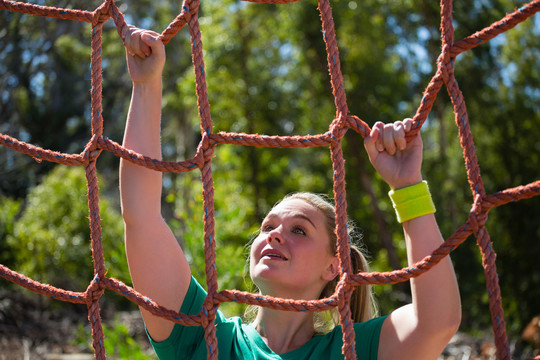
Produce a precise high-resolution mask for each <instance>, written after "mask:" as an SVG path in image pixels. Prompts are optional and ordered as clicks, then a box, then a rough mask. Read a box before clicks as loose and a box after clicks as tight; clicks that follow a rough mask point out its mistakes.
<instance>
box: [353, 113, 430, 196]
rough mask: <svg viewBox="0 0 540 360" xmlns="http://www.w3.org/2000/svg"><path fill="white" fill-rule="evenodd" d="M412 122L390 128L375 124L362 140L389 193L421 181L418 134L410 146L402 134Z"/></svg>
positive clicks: (389, 126) (404, 121)
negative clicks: (391, 190)
mask: <svg viewBox="0 0 540 360" xmlns="http://www.w3.org/2000/svg"><path fill="white" fill-rule="evenodd" d="M412 124H413V121H412V119H405V120H403V121H396V122H394V123H391V124H384V123H382V122H377V123H375V125H373V128H372V129H371V133H370V134H369V136H367V137H366V138H365V139H364V147H365V148H366V151H367V153H368V156H369V160H370V161H371V164H372V165H373V167H374V168H375V170H377V172H378V173H379V175H381V177H382V178H383V180H384V181H386V182H387V183H388V185H389V186H390V187H391V188H392V189H400V188H403V187H406V186H410V185H414V184H417V183H419V182H421V181H422V174H421V171H420V169H421V166H422V138H421V136H420V133H418V134H417V135H416V136H415V137H414V138H413V139H412V140H411V141H410V142H409V143H407V141H406V140H405V134H406V133H407V132H408V131H409V130H410V129H411V127H412Z"/></svg>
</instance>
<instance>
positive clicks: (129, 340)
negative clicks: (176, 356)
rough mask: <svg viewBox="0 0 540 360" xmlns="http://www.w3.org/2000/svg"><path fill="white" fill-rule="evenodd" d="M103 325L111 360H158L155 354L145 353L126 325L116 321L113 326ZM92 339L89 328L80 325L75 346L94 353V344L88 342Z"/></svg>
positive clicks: (106, 349)
mask: <svg viewBox="0 0 540 360" xmlns="http://www.w3.org/2000/svg"><path fill="white" fill-rule="evenodd" d="M102 325H103V334H104V340H103V346H104V347H105V354H106V356H107V357H108V358H111V359H130V360H147V359H157V356H156V355H155V353H154V352H153V351H152V350H150V351H145V350H144V349H143V347H142V346H141V344H140V343H138V342H137V341H136V340H135V338H134V337H133V334H131V333H130V332H129V329H128V327H127V326H126V325H124V324H122V323H121V322H119V321H118V319H116V318H115V319H114V320H113V321H112V324H110V325H107V324H102ZM88 339H92V335H91V330H90V329H89V328H88V327H85V326H83V325H82V324H79V328H78V329H77V332H76V334H75V338H74V339H73V342H72V343H73V345H75V346H81V347H83V348H85V350H88V351H93V349H92V343H91V342H89V341H88Z"/></svg>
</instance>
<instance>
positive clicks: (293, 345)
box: [253, 307, 315, 354]
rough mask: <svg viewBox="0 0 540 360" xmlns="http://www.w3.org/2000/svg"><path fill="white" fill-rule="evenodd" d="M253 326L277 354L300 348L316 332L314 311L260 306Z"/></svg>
mask: <svg viewBox="0 0 540 360" xmlns="http://www.w3.org/2000/svg"><path fill="white" fill-rule="evenodd" d="M253 326H254V327H255V329H256V330H257V332H258V333H259V335H260V336H261V338H262V339H263V340H264V342H265V343H266V344H267V345H268V347H269V348H270V349H272V351H274V352H275V353H276V354H284V353H287V352H290V351H292V350H295V349H298V348H299V347H301V346H302V345H304V344H305V343H307V342H308V341H309V340H310V339H311V338H312V337H313V335H314V334H315V329H314V326H313V313H311V312H290V311H281V310H273V309H269V308H263V307H261V308H259V312H258V314H257V317H256V318H255V321H254V322H253Z"/></svg>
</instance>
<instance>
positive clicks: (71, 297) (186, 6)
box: [0, 0, 540, 359]
mask: <svg viewBox="0 0 540 360" xmlns="http://www.w3.org/2000/svg"><path fill="white" fill-rule="evenodd" d="M247 1H251V2H254V3H261V4H269V3H274V4H288V3H293V2H296V1H297V0H247ZM199 5H200V1H199V0H184V3H183V4H182V11H181V13H180V14H179V15H178V16H177V17H176V18H175V19H174V20H173V21H172V22H171V23H170V24H169V25H168V26H167V28H166V29H165V30H164V31H163V32H162V33H161V35H160V38H161V40H162V41H163V43H165V44H167V43H168V42H169V41H170V39H172V37H174V36H175V35H176V34H177V33H178V31H180V30H181V29H182V28H183V27H184V26H185V25H187V26H188V28H189V33H190V35H191V44H192V45H191V50H192V61H193V66H194V71H195V79H196V89H195V90H196V95H197V103H198V107H199V117H200V128H201V134H202V140H201V142H200V143H199V145H198V147H197V152H196V154H195V156H194V157H193V158H191V159H187V160H184V161H179V162H167V161H160V160H157V159H152V158H150V157H147V156H145V155H143V154H139V153H136V152H134V151H132V150H130V149H126V148H124V147H122V146H121V145H119V144H117V143H115V142H114V141H112V140H110V139H107V138H106V137H104V136H103V116H102V70H101V59H102V57H101V42H102V29H103V23H104V22H106V21H107V20H108V19H109V18H111V17H112V19H113V21H114V23H115V25H116V28H117V31H118V34H119V35H120V34H121V32H122V28H123V27H124V26H126V24H125V21H124V16H123V14H122V13H121V12H120V10H119V9H118V8H117V7H116V5H115V4H114V1H113V0H105V1H104V2H103V3H102V4H101V5H100V6H99V7H98V8H97V9H96V10H94V11H86V10H73V9H62V8H54V7H48V6H39V5H33V4H28V3H24V2H16V1H6V0H0V9H4V10H8V11H12V12H19V13H23V14H28V15H35V16H47V17H53V18H57V19H65V20H72V21H84V22H88V23H91V24H92V34H91V39H92V40H91V43H92V52H91V74H92V78H91V89H90V92H91V109H92V122H91V131H92V132H91V135H92V136H91V138H90V140H89V141H88V143H87V144H86V146H85V148H84V151H83V152H82V153H80V154H67V153H61V152H56V151H51V150H47V149H43V148H40V147H37V146H34V145H32V144H28V143H25V142H23V141H20V140H18V139H15V138H13V137H10V136H8V135H4V134H0V144H1V145H3V146H5V147H7V148H9V149H12V150H14V151H18V152H20V153H23V154H26V155H29V156H31V157H33V158H34V159H35V160H36V161H38V162H41V161H48V162H53V163H59V164H65V165H80V166H84V167H85V170H86V177H87V184H88V208H89V219H90V220H89V225H90V228H91V248H92V258H93V260H94V278H93V280H92V281H91V282H90V284H89V285H88V288H87V290H86V291H85V292H83V293H81V292H73V291H68V290H64V289H59V288H56V287H53V286H50V285H47V284H41V283H39V282H37V281H34V280H32V279H30V278H28V277H26V276H24V275H22V274H19V273H17V272H15V271H13V270H10V269H9V268H7V267H6V266H4V265H1V264H0V276H1V277H3V278H5V279H7V280H8V281H11V282H13V283H15V284H18V285H20V286H22V287H24V288H26V289H28V290H31V291H33V292H35V293H38V294H41V295H45V296H49V297H51V298H55V299H57V300H60V301H66V302H71V303H80V304H86V305H87V307H88V320H89V322H90V324H91V325H92V337H93V342H92V344H93V347H94V353H95V358H96V359H105V357H106V356H105V350H104V346H103V329H102V324H101V310H100V306H99V300H100V298H101V297H102V296H103V293H104V291H105V290H106V289H109V290H112V291H114V292H117V293H118V294H120V295H122V296H124V297H125V298H127V299H128V300H130V301H132V302H133V303H135V304H137V305H139V306H140V307H143V308H145V309H146V310H148V311H149V312H151V313H152V314H154V315H157V316H161V317H163V318H166V319H169V320H171V321H173V322H176V323H179V324H183V325H186V326H198V325H202V326H203V327H204V333H205V339H206V342H207V350H208V358H209V359H217V358H218V347H217V346H218V344H217V340H216V332H215V327H214V326H213V323H214V319H215V316H216V311H217V308H218V306H219V304H221V303H223V302H233V301H234V302H241V303H245V304H252V305H258V306H263V307H268V308H272V309H278V310H284V311H325V310H329V309H332V308H335V307H337V308H338V309H339V312H340V320H341V323H342V326H343V343H344V345H343V349H342V350H343V354H344V355H345V359H356V354H355V351H354V329H353V326H352V320H351V312H350V308H349V300H350V297H351V294H352V290H353V288H354V287H355V286H360V285H364V284H394V283H398V282H403V281H407V280H409V279H411V278H413V277H416V276H418V275H420V274H422V273H424V272H425V271H428V270H429V269H431V268H432V267H433V266H435V265H436V264H437V263H438V262H439V261H441V260H442V259H443V258H444V257H446V256H448V254H449V253H450V252H451V251H453V250H454V249H455V248H456V247H457V246H459V245H460V244H461V243H462V242H464V241H465V240H466V239H467V238H468V237H469V236H471V235H474V236H475V237H476V240H477V243H478V246H479V248H480V251H481V253H482V264H483V266H484V271H485V276H486V286H487V291H488V294H489V302H490V311H491V317H492V326H493V331H494V334H495V343H496V347H497V357H498V358H499V359H510V353H509V347H508V340H507V337H506V330H505V322H504V314H503V311H502V302H501V294H500V287H499V283H498V277H497V270H496V266H495V258H496V254H495V252H494V250H493V246H492V244H491V240H490V237H489V233H488V231H487V229H486V221H487V218H488V213H489V211H490V210H491V209H492V208H494V207H497V206H502V205H504V204H507V203H509V202H515V201H518V200H522V199H527V198H531V197H534V196H538V195H540V180H539V181H535V182H532V183H530V184H527V185H523V186H518V187H515V188H511V189H505V190H502V191H500V192H497V193H495V194H492V195H487V194H486V193H485V189H484V186H483V181H482V177H481V175H480V167H479V165H478V159H477V157H476V153H475V149H474V141H473V136H472V133H471V130H470V126H469V121H468V116H467V110H466V105H465V100H464V98H463V95H462V93H461V91H460V90H459V86H458V84H457V81H456V78H455V76H454V60H455V58H456V56H457V55H459V54H460V53H462V52H464V51H467V50H470V49H472V48H474V47H476V46H478V45H480V44H482V43H485V42H487V41H489V40H490V39H492V38H493V37H495V36H497V35H499V34H501V33H503V32H504V31H507V30H509V29H511V28H513V27H515V26H516V25H517V24H519V23H520V22H522V21H524V20H526V19H528V18H529V17H531V16H532V15H534V14H535V13H536V12H538V11H539V10H540V0H534V1H531V2H530V3H528V4H526V5H524V6H523V7H521V8H519V9H517V10H516V11H514V12H513V13H511V14H508V15H506V16H505V17H504V18H502V19H501V20H499V21H497V22H495V23H493V24H492V25H490V26H489V27H487V28H485V29H483V30H480V31H478V32H476V33H474V34H472V35H470V36H468V37H467V38H465V39H463V40H460V41H457V42H454V29H453V26H452V18H451V14H452V1H451V0H441V39H442V51H441V54H440V55H439V58H438V60H437V70H436V72H435V75H434V76H433V78H432V79H431V81H430V82H429V84H428V85H427V87H426V89H425V90H424V94H423V97H422V101H421V103H420V104H419V106H418V108H417V110H416V114H415V115H414V117H413V120H414V122H415V126H414V127H413V129H412V130H411V131H410V132H409V133H408V134H407V137H408V138H409V139H410V138H412V137H413V136H414V135H415V134H416V133H417V132H418V131H419V130H420V127H421V126H422V125H423V123H424V122H425V121H426V119H427V116H428V114H429V113H430V111H431V108H432V106H433V103H434V101H435V99H436V97H437V94H438V93H439V90H440V89H441V87H442V86H443V85H445V86H446V89H447V92H448V94H449V96H450V99H451V101H452V104H453V107H454V113H455V123H456V126H457V127H458V129H459V136H460V144H461V147H462V149H463V156H464V159H465V164H466V169H467V177H468V181H469V185H470V188H471V192H472V195H473V198H474V199H475V200H474V203H473V205H472V206H471V211H470V213H469V218H468V220H467V221H466V223H465V224H463V225H462V226H461V227H459V228H458V229H457V230H456V232H455V233H454V234H453V235H452V236H450V237H449V238H448V239H447V240H446V241H445V242H444V243H443V244H442V245H441V246H440V247H439V248H438V249H436V250H435V251H434V252H433V253H432V254H431V255H429V256H426V257H425V258H424V259H422V260H421V261H419V262H417V263H416V264H413V265H411V266H409V267H406V268H403V269H399V270H395V271H392V272H386V273H377V272H372V273H358V274H352V273H351V264H350V254H349V250H350V249H349V239H348V235H347V228H346V226H347V225H346V213H347V202H346V189H345V170H344V158H343V151H342V146H341V139H342V138H343V136H345V134H346V132H347V131H348V130H349V129H351V130H353V131H356V132H358V133H359V134H360V135H361V136H362V137H366V136H367V135H368V134H369V132H370V130H371V129H370V127H369V126H368V125H367V124H366V123H365V122H364V121H362V120H361V119H360V118H358V117H356V116H353V115H349V114H348V106H347V100H346V94H345V88H344V86H343V76H342V74H341V66H340V59H339V50H338V47H337V42H336V36H335V30H334V21H333V18H332V10H331V7H330V3H329V0H319V2H318V9H319V13H320V17H321V23H322V32H323V38H324V41H325V44H326V51H327V54H328V55H327V61H328V71H329V73H330V80H331V86H332V93H333V96H334V100H335V104H336V117H335V119H333V120H332V121H331V123H330V125H329V128H328V131H327V132H326V133H324V134H317V135H305V136H299V135H297V136H267V135H258V134H244V133H231V132H219V133H213V131H212V130H213V128H212V118H211V114H210V104H209V101H208V93H207V86H206V74H205V70H204V59H203V46H202V41H201V32H200V27H199V21H198V11H199ZM220 144H238V145H245V146H256V147H273V148H297V147H317V146H328V147H329V149H330V153H331V158H332V164H333V165H332V166H333V171H334V179H333V180H334V200H335V204H336V219H337V221H336V232H337V235H338V243H337V249H338V257H339V262H340V279H341V280H340V282H339V284H338V286H337V288H336V291H335V293H334V294H333V295H332V296H330V297H329V298H326V299H321V300H288V299H280V298H274V297H271V296H263V295H260V294H252V293H248V292H244V291H238V290H222V291H220V292H217V289H218V283H217V270H216V264H215V261H216V260H215V259H216V243H215V229H214V227H215V219H214V185H213V177H212V169H211V160H212V154H213V153H214V149H215V147H216V146H217V145H220ZM103 150H105V151H108V152H110V153H113V154H114V155H116V156H118V157H121V158H123V159H125V160H127V161H130V162H132V163H134V164H137V165H140V166H143V167H146V168H149V169H152V170H155V171H161V172H188V171H193V170H195V169H199V170H200V171H201V179H202V181H203V184H204V185H203V209H204V247H205V263H206V268H205V271H206V282H207V287H208V296H207V297H206V300H205V302H204V304H203V309H202V311H201V312H200V313H199V314H197V315H185V314H181V313H179V312H177V311H173V310H170V309H167V308H165V307H163V306H161V305H159V304H157V303H156V302H155V301H153V300H152V299H149V298H148V297H146V296H145V295H144V294H140V293H139V292H137V291H135V290H134V289H133V288H131V287H130V286H127V285H125V284H123V283H122V282H120V281H118V280H116V279H114V278H109V277H106V276H105V259H104V257H103V248H102V244H101V219H100V215H99V205H98V201H99V195H98V193H99V188H98V185H97V173H96V161H97V159H98V158H99V156H100V153H101V152H102V151H103ZM535 359H540V356H537V357H536V358H535Z"/></svg>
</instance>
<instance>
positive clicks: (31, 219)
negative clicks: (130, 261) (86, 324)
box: [8, 166, 129, 291]
mask: <svg viewBox="0 0 540 360" xmlns="http://www.w3.org/2000/svg"><path fill="white" fill-rule="evenodd" d="M86 191H87V190H86V181H85V175H84V169H83V168H82V167H68V166H57V167H56V168H55V169H54V170H53V171H52V172H51V173H50V174H49V175H48V176H47V177H46V178H45V179H44V181H43V183H42V184H40V185H39V186H37V187H35V188H34V189H32V190H31V191H30V193H29V194H28V197H27V199H26V203H25V207H24V210H23V211H22V213H21V217H20V219H18V220H17V222H16V223H15V227H14V231H13V234H11V235H9V236H8V245H9V247H10V249H11V250H12V251H13V255H14V258H13V262H14V264H16V267H15V269H16V270H18V271H20V272H22V273H23V274H25V275H27V276H29V277H31V278H33V279H36V280H38V281H41V282H45V283H51V284H52V285H55V286H59V287H64V288H68V289H73V290H76V291H84V290H85V289H86V286H88V284H89V283H90V280H91V279H92V277H93V267H92V258H91V249H90V227H89V223H88V201H87V197H86ZM100 215H101V218H102V224H103V232H102V238H103V245H102V246H103V249H104V253H105V259H106V260H105V261H106V267H107V268H108V269H109V272H108V275H109V276H114V277H117V278H119V279H120V280H123V281H127V280H128V279H129V276H128V274H127V263H126V260H125V254H124V249H123V240H122V239H123V236H122V233H123V226H122V225H123V222H122V219H121V217H120V215H119V214H118V212H116V211H115V210H114V209H112V208H110V206H109V201H108V200H107V199H106V198H101V201H100Z"/></svg>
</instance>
